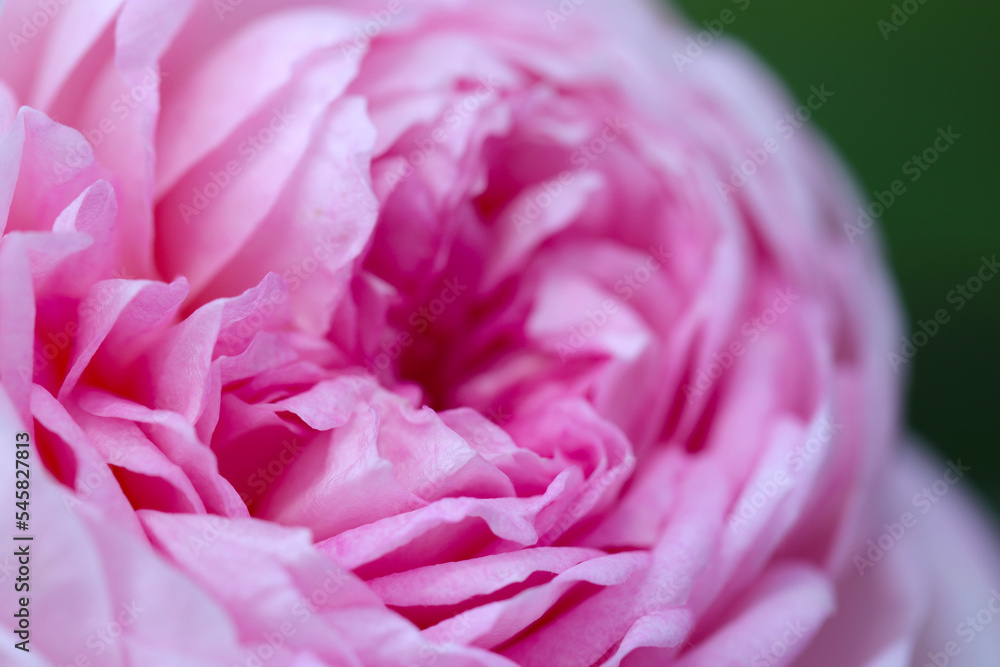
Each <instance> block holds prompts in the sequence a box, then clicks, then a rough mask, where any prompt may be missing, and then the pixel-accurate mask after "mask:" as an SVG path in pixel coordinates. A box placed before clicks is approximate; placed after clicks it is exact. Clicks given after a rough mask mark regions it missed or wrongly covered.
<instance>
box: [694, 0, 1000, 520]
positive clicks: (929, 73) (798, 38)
mask: <svg viewBox="0 0 1000 667" xmlns="http://www.w3.org/2000/svg"><path fill="white" fill-rule="evenodd" d="M912 2H914V3H916V6H918V7H919V8H918V9H917V11H916V12H914V13H913V14H912V15H910V16H909V17H908V20H907V21H906V22H905V23H904V24H903V25H902V26H901V27H900V29H899V30H898V31H894V32H891V33H889V37H888V39H885V38H884V37H883V34H882V32H880V29H879V26H878V21H879V20H880V19H884V20H887V21H888V20H889V19H890V15H891V14H892V12H893V4H897V5H899V4H902V3H901V2H897V3H893V2H883V1H880V0H874V1H873V0H824V1H822V2H803V0H751V1H750V5H749V6H748V7H747V8H746V10H745V11H740V9H739V7H740V6H741V5H745V4H746V0H740V2H736V1H735V0H679V2H678V3H677V4H679V5H680V6H681V7H682V8H683V9H684V10H685V11H686V12H687V14H688V16H689V17H690V18H691V19H692V21H693V22H694V23H695V24H696V25H698V26H699V27H700V28H701V29H704V25H702V21H706V20H714V19H718V18H719V15H720V13H721V12H722V11H723V10H724V9H732V10H733V11H734V13H735V15H736V19H735V21H733V22H732V23H731V24H730V25H728V26H726V30H725V34H726V35H727V36H731V37H736V38H738V39H740V40H742V41H743V42H745V43H747V44H749V45H750V47H751V48H752V49H753V50H755V51H756V52H757V53H758V54H759V56H760V57H762V58H763V59H764V60H765V61H767V62H768V63H770V65H771V66H772V67H773V68H774V69H775V70H776V71H777V73H778V75H779V76H780V77H781V78H782V79H783V80H784V81H785V83H786V85H787V86H788V87H790V89H791V91H792V92H793V94H794V95H795V96H796V97H797V98H798V99H799V100H800V101H801V100H804V99H805V98H806V97H808V96H809V87H810V86H812V85H820V84H826V86H827V88H828V89H829V90H830V91H832V92H833V93H834V97H832V98H831V99H830V101H829V102H827V103H826V104H825V105H824V106H823V107H822V108H821V109H820V110H819V111H818V112H816V114H815V116H814V119H813V123H814V124H815V125H817V126H818V127H819V128H820V130H821V131H823V132H824V133H825V134H826V135H827V136H829V137H830V138H831V139H832V141H833V142H834V143H835V144H836V145H837V146H838V148H839V150H840V151H841V153H842V155H843V156H844V157H845V159H846V160H847V161H848V162H849V163H850V165H851V166H852V167H853V169H854V171H855V173H856V174H857V175H858V177H859V178H860V180H861V182H862V184H863V185H864V187H865V188H866V195H867V197H868V199H869V200H873V199H872V193H873V192H874V191H875V190H880V191H884V190H888V189H889V187H890V185H891V183H892V182H893V181H894V180H896V179H902V180H903V181H904V182H905V183H906V188H907V191H906V193H905V194H903V195H902V196H901V197H899V198H897V201H896V202H895V203H894V204H893V205H892V206H891V207H890V208H889V209H888V210H887V211H886V213H885V214H884V216H883V217H882V220H881V223H879V226H880V227H881V232H882V234H883V237H884V238H885V239H886V241H887V246H888V248H887V249H888V251H889V255H890V261H891V262H892V267H893V270H894V272H895V275H896V276H897V279H898V281H899V284H900V288H901V292H902V295H903V298H904V301H905V308H906V310H907V313H908V315H909V319H910V327H911V330H912V329H913V326H914V323H915V322H916V321H917V320H928V319H931V318H933V317H934V313H935V312H936V311H937V310H938V309H940V308H946V309H948V311H949V312H950V313H951V314H952V318H951V321H950V322H949V323H947V324H945V325H944V326H943V327H941V330H940V331H939V332H938V334H937V335H936V336H935V337H934V338H932V339H931V340H930V342H929V343H928V344H927V345H926V346H925V347H923V348H922V349H920V350H919V352H918V353H917V355H916V357H915V358H914V359H913V361H911V362H910V364H909V367H910V395H909V401H908V403H909V408H908V411H909V414H908V420H909V424H910V426H911V428H912V429H913V430H914V431H915V432H916V433H917V434H919V435H920V436H922V437H923V438H924V439H926V440H928V441H930V442H931V443H932V444H933V445H934V446H936V447H937V448H938V449H939V450H941V451H942V452H943V454H944V455H945V456H946V457H949V458H951V459H953V460H954V459H957V458H959V457H961V459H962V463H963V464H964V465H971V466H972V471H971V473H970V475H972V476H973V478H974V483H975V485H976V486H977V487H978V490H979V492H980V493H981V494H982V495H984V496H986V497H987V498H988V499H989V500H990V501H991V502H992V503H993V508H994V510H995V511H996V510H998V509H1000V450H998V445H1000V437H998V434H997V419H996V415H997V395H998V391H997V385H998V382H1000V354H998V351H997V341H998V340H1000V317H998V314H1000V307H998V306H1000V279H997V280H993V281H992V282H989V283H986V284H985V287H984V288H983V289H982V291H981V292H979V293H978V294H977V295H976V296H975V298H974V299H973V300H971V301H970V302H968V303H967V304H966V305H965V307H964V308H963V309H962V310H961V311H959V312H955V306H954V305H953V304H949V303H948V302H947V300H946V295H947V294H948V292H949V291H950V290H952V289H954V288H955V287H956V285H957V284H958V283H964V282H965V281H967V280H968V279H969V278H971V277H972V276H973V275H975V272H976V271H977V270H978V268H979V266H980V261H981V260H980V258H981V257H982V256H983V255H985V256H987V257H990V256H992V255H993V254H998V255H1000V226H998V224H997V223H998V215H997V211H998V195H1000V182H998V178H997V177H998V175H1000V169H998V168H997V161H998V159H1000V132H998V130H997V122H998V120H1000V118H998V114H997V111H998V100H1000V93H998V83H1000V74H998V73H1000V38H998V37H997V26H998V25H1000V3H997V2H992V1H985V0H981V1H978V2H955V1H954V0H925V2H924V3H923V4H919V2H918V0H912ZM909 6H910V8H912V6H913V5H912V4H910V5H909ZM709 48H711V47H709ZM949 125H950V126H952V127H953V128H954V131H955V132H956V133H958V134H960V135H961V138H960V139H959V140H958V141H957V142H956V143H955V145H954V146H953V147H952V148H951V149H950V150H949V151H948V152H946V153H944V154H942V155H941V157H940V159H939V160H938V161H937V162H936V163H935V164H934V165H933V166H932V167H931V168H930V169H929V170H928V171H927V172H926V173H924V175H923V176H922V177H921V178H920V179H919V180H918V181H916V182H915V183H911V182H910V180H909V177H908V176H905V175H903V173H902V168H903V165H904V163H906V162H907V161H908V160H910V158H911V157H912V156H913V155H914V154H919V153H921V152H923V150H924V149H925V148H928V147H929V146H931V145H932V143H933V140H934V138H935V135H936V133H937V130H938V128H939V127H944V128H947V127H948V126H949ZM887 363H888V362H887Z"/></svg>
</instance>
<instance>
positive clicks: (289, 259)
mask: <svg viewBox="0 0 1000 667" xmlns="http://www.w3.org/2000/svg"><path fill="white" fill-rule="evenodd" d="M553 12H556V13H555V14H553ZM0 28H2V31H0V32H2V34H3V35H4V36H5V38H6V41H7V43H8V44H7V45H8V46H9V49H6V50H4V52H3V55H2V56H0V81H2V85H0V132H2V137H0V169H2V173H0V193H2V197H0V199H2V201H0V212H2V217H0V232H2V234H3V236H2V240H0V344H2V353H0V438H3V442H4V443H5V446H7V447H8V449H6V450H4V451H5V452H6V454H5V455H4V456H3V457H0V458H2V459H3V461H4V464H3V465H4V480H5V481H4V488H6V489H12V488H15V487H14V483H15V468H14V466H15V464H14V463H13V461H14V460H15V457H14V456H13V455H12V454H11V452H12V451H13V448H14V447H15V445H14V444H13V443H14V439H15V436H16V434H19V433H25V434H27V436H28V439H30V442H31V443H32V444H31V447H30V448H29V449H28V450H26V451H30V460H29V465H30V469H31V471H32V475H31V478H30V480H31V482H30V531H28V532H29V533H30V534H31V535H33V536H34V541H33V542H31V546H30V549H31V557H30V567H31V575H30V600H29V602H28V605H27V607H28V608H29V609H30V635H29V634H28V633H27V632H25V635H24V636H21V637H17V636H16V635H15V636H14V638H15V640H16V641H25V639H26V638H27V637H30V649H31V651H30V653H27V652H24V651H21V650H18V649H17V648H16V647H15V646H14V644H15V641H11V635H10V634H8V635H7V639H6V640H5V641H4V642H3V643H2V644H0V652H2V655H3V658H4V661H5V664H24V665H113V666H119V665H121V666H125V665H143V666H147V665H149V666H153V667H156V666H158V665H219V666H220V667H221V666H232V665H247V666H250V665H264V664H267V665H291V666H294V667H313V666H319V665H338V666H339V665H358V666H361V665H365V666H367V665H402V666H414V665H455V666H459V665H496V666H500V665H513V664H519V665H592V664H601V665H618V664H623V665H681V666H684V667H702V666H704V667H719V666H728V665H753V666H754V667H757V666H759V665H792V664H795V665H808V666H810V667H816V666H818V667H825V666H826V665H830V666H833V665H837V666H844V665H859V666H860V665H880V666H882V665H911V664H912V665H923V664H925V663H927V661H928V660H930V661H931V664H936V663H934V662H933V661H934V660H940V659H941V658H939V657H938V656H941V655H944V656H945V657H947V658H948V659H949V660H950V659H952V658H954V656H955V655H956V654H955V653H954V649H955V648H957V649H958V650H959V654H958V655H960V656H961V657H960V658H954V659H955V660H956V662H955V663H954V664H964V665H983V666H985V665H991V664H993V663H992V662H991V660H993V659H994V657H995V656H996V655H1000V635H998V633H997V627H1000V626H998V625H996V624H994V625H992V626H989V625H986V624H983V622H982V620H978V621H977V620H975V618H976V614H977V612H978V611H979V610H980V609H981V608H985V609H988V610H991V609H992V607H990V605H992V604H994V602H996V603H1000V597H998V598H997V599H996V600H994V599H993V598H992V597H991V595H992V593H990V592H988V591H992V590H994V587H1000V577H998V576H997V575H998V568H997V564H998V562H1000V560H998V552H997V548H996V545H995V542H994V541H993V538H992V537H991V532H990V530H989V529H988V528H987V527H986V526H985V525H984V524H983V522H982V520H981V519H979V518H977V517H978V514H977V511H978V510H977V509H976V508H975V507H973V506H971V505H970V502H969V501H968V500H967V499H966V498H965V496H964V495H963V493H964V492H963V491H961V490H960V489H959V488H955V487H954V484H957V483H959V482H961V477H960V474H964V471H965V468H966V467H967V466H965V465H964V464H962V463H961V462H958V461H955V462H952V464H951V466H949V465H948V464H945V463H943V462H939V461H937V460H934V459H933V458H931V457H930V456H928V455H926V454H923V453H920V449H919V448H918V447H916V446H911V445H904V444H903V436H902V435H901V433H900V428H899V411H900V410H899V408H900V386H899V383H898V381H897V378H896V375H895V374H894V373H893V372H892V369H891V368H890V366H889V365H888V364H887V363H886V359H885V354H886V352H887V351H888V350H891V349H892V346H893V344H894V343H895V341H896V340H898V338H899V330H900V324H899V323H900V318H899V316H898V308H897V301H896V298H895V295H894V293H893V291H892V288H891V286H890V283H889V281H888V280H887V278H886V275H885V273H884V270H883V268H882V261H881V257H880V251H879V249H878V248H877V247H876V241H875V239H874V236H875V235H874V234H866V235H864V236H863V237H861V238H849V235H846V234H845V233H844V226H845V225H849V224H850V223H851V221H852V220H853V219H854V210H855V208H856V206H857V196H856V194H855V192H854V189H853V187H852V184H851V183H850V181H849V179H848V178H847V177H845V175H844V173H843V172H842V171H841V170H840V168H839V167H838V165H837V162H836V160H835V159H834V158H832V157H831V155H830V152H829V150H828V149H827V148H826V147H825V146H824V144H823V143H822V141H821V140H820V139H819V138H817V136H816V135H814V134H813V133H812V131H811V130H810V129H809V128H808V127H805V126H803V125H802V124H801V123H799V124H798V125H797V126H790V127H794V130H795V131H794V132H791V133H789V132H787V131H785V130H783V129H779V128H783V127H785V126H782V125H781V123H782V120H783V119H786V118H787V117H788V114H789V112H790V111H792V110H794V104H793V103H792V102H790V101H789V99H788V98H787V97H786V96H785V94H784V93H783V92H782V91H781V90H779V89H777V88H776V86H775V85H774V83H772V82H771V81H770V80H769V79H768V78H767V76H765V75H762V74H761V71H760V68H759V67H758V66H757V65H755V64H754V63H753V61H752V58H751V57H750V56H748V55H747V54H746V53H745V52H743V51H742V50H740V49H738V48H736V47H734V46H732V45H730V44H728V43H721V42H720V43H716V44H714V45H713V46H712V47H711V48H710V49H707V50H706V51H705V52H704V54H702V55H701V56H700V57H699V59H698V61H697V62H696V63H691V64H690V65H689V66H687V67H683V68H678V67H676V66H675V62H674V58H673V55H672V54H673V53H674V52H676V51H677V50H679V49H682V48H683V45H684V44H686V40H687V38H688V33H687V32H686V27H685V26H684V25H683V23H682V22H680V21H679V20H677V19H676V18H675V17H673V16H669V15H664V14H662V13H661V12H659V11H658V10H656V9H654V8H653V7H652V6H651V5H650V4H649V3H645V2H638V1H631V0H629V1H626V2H618V3H614V4H612V3H608V2H588V3H580V4H577V3H568V2H564V3H562V5H560V6H559V8H558V10H553V9H551V8H549V7H548V6H547V5H542V4H540V3H535V2H530V1H529V0H515V1H514V2H510V3H484V2H472V1H471V0H423V1H422V2H419V3H417V2H408V1H404V0H392V1H391V2H388V3H384V4H383V3H376V2H368V1H365V0H341V1H339V2H321V3H309V4H307V3H289V2H277V0H261V1H259V2H253V3H250V2H246V3H243V2H237V1H236V0H215V1H214V2H210V1H209V0H182V1H178V0H124V1H123V0H118V1H115V0H108V1H104V0H95V1H94V2H87V3H84V2H65V1H63V0H30V1H29V0H10V1H8V2H7V3H6V6H5V8H4V12H3V14H2V17H0ZM786 122H787V121H786ZM762 151H763V153H762ZM762 154H766V156H767V157H766V160H765V161H764V162H763V163H762V164H761V163H760V162H761V160H760V159H759V158H758V159H756V160H755V156H760V155H762ZM748 159H750V160H755V164H757V165H758V168H756V169H752V171H753V172H754V173H753V174H752V175H751V176H749V177H745V178H743V179H741V180H740V181H739V182H738V185H734V181H733V180H732V179H731V175H732V174H733V173H735V171H737V170H739V169H740V168H741V167H740V165H741V164H743V163H745V162H746V161H747V160H748ZM942 480H944V482H942ZM942 483H943V484H944V487H941V484H942ZM939 488H944V489H945V493H938V492H937V489H939ZM926 489H930V494H931V495H930V496H928V495H926V494H925V495H920V494H922V493H923V491H924V490H926ZM918 497H922V498H923V499H924V500H923V502H919V501H918V500H917V498H918ZM925 503H926V504H925ZM925 507H926V508H928V509H926V510H925V509H924V508H925ZM3 525H4V530H5V531H6V532H8V533H10V532H18V535H23V534H26V533H24V532H19V531H15V527H14V525H13V524H12V522H11V520H10V517H8V519H5V521H4V523H3ZM11 543H12V542H10V541H8V542H7V544H11ZM8 552H9V550H8ZM18 567H19V564H18V562H17V561H16V557H14V556H7V557H6V560H3V561H0V572H2V573H3V574H2V575H0V576H2V578H3V579H4V580H5V582H6V583H5V584H4V586H5V587H6V588H5V593H4V595H3V605H4V607H3V613H4V618H5V619H6V621H5V622H6V623H7V624H8V625H9V626H11V628H12V629H16V628H17V624H18V623H19V620H18V618H17V617H15V616H14V614H15V613H18V610H19V609H20V608H21V607H22V606H25V605H23V604H22V602H21V601H19V600H18V599H17V597H15V594H14V593H13V592H12V591H11V590H10V589H11V588H12V585H11V584H12V582H13V581H16V579H15V575H16V573H17V571H18V570H17V568H18ZM970 613H971V614H972V615H973V617H972V618H973V619H974V620H973V623H974V624H976V625H972V624H967V623H966V621H965V620H963V619H965V618H966V617H967V615H968V614H970ZM991 613H992V612H991ZM12 619H13V622H12ZM962 623H966V625H964V626H962V625H960V624H962ZM977 627H978V630H976V629H975V628H977ZM970 636H971V639H970ZM23 646H24V647H25V648H27V647H28V645H27V644H25V645H23ZM959 660H960V661H962V662H961V663H959V662H958V661H959Z"/></svg>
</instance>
